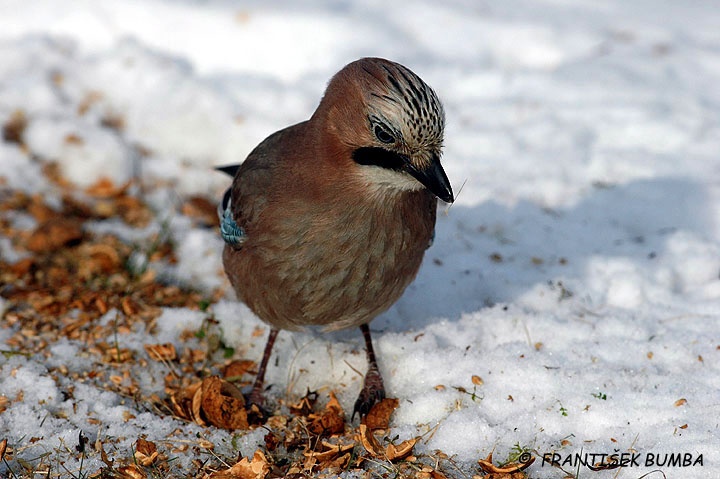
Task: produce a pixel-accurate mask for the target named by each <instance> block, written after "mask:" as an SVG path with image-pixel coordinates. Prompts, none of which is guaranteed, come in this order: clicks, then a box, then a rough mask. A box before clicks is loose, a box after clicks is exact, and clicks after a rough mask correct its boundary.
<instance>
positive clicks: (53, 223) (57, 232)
mask: <svg viewBox="0 0 720 479" xmlns="http://www.w3.org/2000/svg"><path fill="white" fill-rule="evenodd" d="M82 237H83V231H82V226H81V225H80V222H78V221H76V220H73V219H69V218H63V217H54V218H51V219H49V220H47V221H45V222H44V223H41V224H40V226H38V227H37V228H36V229H35V231H33V232H32V233H31V234H30V238H28V240H27V243H25V248H27V249H28V250H29V251H32V252H33V253H44V252H50V251H53V250H56V249H58V248H60V247H62V246H65V245H67V244H70V243H73V242H78V241H80V240H81V239H82Z"/></svg>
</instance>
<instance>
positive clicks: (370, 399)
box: [352, 366, 385, 420]
mask: <svg viewBox="0 0 720 479" xmlns="http://www.w3.org/2000/svg"><path fill="white" fill-rule="evenodd" d="M383 399H385V385H384V384H383V379H382V376H381V375H380V371H379V370H378V368H377V366H375V367H371V368H370V369H368V372H367V373H366V374H365V381H364V384H363V388H362V389H361V390H360V394H359V395H358V398H357V400H356V401H355V407H354V408H353V415H352V420H355V415H356V414H359V415H360V418H361V419H362V418H363V417H365V416H367V413H369V412H370V409H372V407H373V406H374V405H375V404H376V403H378V402H380V401H382V400H383Z"/></svg>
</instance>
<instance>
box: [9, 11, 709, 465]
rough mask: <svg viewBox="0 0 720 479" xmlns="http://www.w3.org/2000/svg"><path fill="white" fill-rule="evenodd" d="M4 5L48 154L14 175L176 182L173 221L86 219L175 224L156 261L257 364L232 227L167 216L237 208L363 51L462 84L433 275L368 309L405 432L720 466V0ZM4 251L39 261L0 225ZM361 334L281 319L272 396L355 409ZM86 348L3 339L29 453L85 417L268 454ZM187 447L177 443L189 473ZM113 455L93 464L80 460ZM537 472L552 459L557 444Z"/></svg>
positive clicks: (47, 189) (20, 162) (167, 320)
mask: <svg viewBox="0 0 720 479" xmlns="http://www.w3.org/2000/svg"><path fill="white" fill-rule="evenodd" d="M0 17H1V18H3V28H2V29H0V123H5V121H6V120H7V119H8V118H10V117H11V115H12V114H13V112H15V111H16V110H23V111H24V112H25V114H26V116H27V118H28V128H27V131H26V140H27V143H28V147H29V150H30V151H32V152H33V153H35V154H36V155H39V158H40V159H39V160H38V159H35V158H32V157H31V156H30V155H29V154H28V152H26V151H22V150H21V149H20V148H19V147H17V145H15V144H10V143H4V142H3V143H0V178H2V179H3V180H2V181H0V187H2V186H1V185H2V184H3V182H4V184H6V185H11V186H12V187H13V188H19V189H23V190H26V191H28V192H31V193H37V194H40V195H45V196H47V197H50V198H52V197H54V196H56V195H57V192H56V191H55V189H54V188H53V187H52V185H51V184H50V183H49V181H48V180H47V179H45V177H44V176H43V175H42V173H41V165H42V164H43V163H44V162H47V161H51V160H55V161H58V163H59V166H60V168H61V171H62V173H63V175H64V176H65V177H67V178H68V179H69V180H71V181H72V182H74V183H75V184H77V186H79V187H87V186H91V185H93V184H95V183H97V181H99V180H101V179H102V178H103V177H109V178H111V179H113V181H115V182H116V183H117V184H122V183H124V182H125V181H127V180H128V179H129V178H131V177H132V175H133V174H134V173H135V172H136V171H140V173H141V175H142V177H143V180H144V181H146V182H147V183H148V184H158V183H159V184H161V185H162V186H161V188H160V189H159V190H157V191H153V192H151V193H150V196H149V198H150V199H151V202H152V203H153V206H154V207H155V208H156V209H157V210H158V211H161V212H163V214H161V215H159V216H160V217H159V219H158V221H157V222H156V223H153V224H152V225H150V226H149V227H148V228H147V229H146V230H141V231H140V232H139V233H138V231H137V230H132V231H123V228H124V227H123V225H118V224H115V225H113V224H97V225H95V226H94V228H96V229H97V230H98V231H100V230H105V231H116V232H117V233H118V234H120V235H121V236H122V237H124V238H133V240H135V239H137V237H138V235H140V237H148V236H149V235H150V234H152V233H156V232H158V231H161V230H163V229H165V230H167V231H168V232H169V234H170V235H171V237H172V239H173V241H174V242H175V243H176V245H177V251H176V254H177V255H178V263H177V264H176V265H174V266H173V267H169V268H168V269H167V270H166V271H163V274H167V275H170V276H171V277H173V278H175V279H176V280H177V281H181V282H185V283H188V284H192V285H194V286H196V287H199V288H202V289H204V290H206V291H213V290H216V289H218V288H220V289H222V290H224V291H225V293H224V297H223V299H221V300H220V301H219V302H218V303H215V304H213V305H212V306H211V309H212V311H213V314H214V316H215V319H217V320H218V321H219V323H220V328H221V329H222V331H223V332H224V337H225V341H226V342H227V343H228V344H231V345H233V346H234V347H235V353H236V355H237V356H238V357H245V358H253V359H258V358H259V357H260V355H261V352H262V347H263V343H264V337H262V336H261V337H257V336H256V335H254V334H253V333H254V331H255V328H257V327H263V324H262V323H261V322H260V321H259V320H258V319H256V318H254V317H253V316H252V314H251V313H250V312H249V310H248V309H247V308H245V307H244V306H243V305H241V304H238V303H236V302H235V301H234V296H233V293H232V292H231V291H230V290H229V288H228V286H227V281H226V280H225V278H224V277H223V274H222V271H221V262H220V251H221V247H222V241H221V240H220V239H219V235H217V234H216V232H214V231H208V230H202V229H198V228H196V227H195V226H193V224H192V222H190V221H187V220H186V219H185V218H183V217H179V216H178V215H176V214H175V213H174V211H176V209H177V208H176V206H177V204H178V202H179V201H180V198H183V197H184V196H187V195H193V194H201V195H207V196H212V197H216V198H219V196H220V194H221V193H222V191H223V189H224V188H225V187H226V186H227V183H228V180H227V177H225V176H224V175H222V174H220V173H217V172H214V171H213V170H212V167H213V166H217V165H221V164H226V163H232V162H237V161H239V160H241V159H243V158H244V157H245V156H246V155H247V154H248V153H249V151H250V150H251V149H252V148H253V147H254V146H255V145H256V144H257V143H258V142H259V141H260V140H262V139H263V138H264V137H265V136H267V135H268V134H270V133H272V132H273V131H276V130H277V129H280V128H282V127H284V126H286V125H289V124H291V123H294V122H298V121H301V120H303V119H306V118H307V117H308V116H309V115H310V114H311V113H312V111H313V109H314V107H315V105H316V104H317V102H318V101H319V98H320V96H321V94H322V91H323V89H324V86H325V85H326V83H327V81H328V79H329V78H330V77H331V75H332V74H333V73H335V72H336V71H337V70H339V69H340V68H341V67H342V66H343V65H344V64H346V63H348V62H349V61H352V60H354V59H356V58H358V57H361V56H366V55H373V56H384V57H388V58H390V59H393V60H396V61H399V62H401V63H403V64H405V65H406V66H408V67H409V68H411V69H412V70H413V71H415V72H416V73H418V74H419V75H420V76H421V77H422V78H423V79H425V80H426V81H427V82H428V83H429V84H430V85H432V86H433V87H434V88H435V89H436V91H437V93H438V95H439V96H440V98H441V99H442V100H443V102H444V105H445V109H446V114H447V132H446V141H445V145H446V146H445V150H444V156H443V164H444V166H445V169H446V171H447V174H448V177H449V178H450V179H451V182H452V184H453V187H454V190H455V192H456V196H457V201H456V203H455V204H453V205H452V206H451V207H448V206H441V207H440V210H439V215H438V226H437V236H436V239H435V243H434V245H433V247H432V248H431V249H430V250H429V251H428V252H427V255H426V259H425V262H424V264H423V267H422V269H421V272H420V274H419V276H418V278H417V280H416V281H415V282H414V283H413V284H412V285H411V286H410V288H409V289H408V290H407V292H406V294H405V295H404V296H403V298H401V300H400V301H399V302H398V303H397V304H396V305H395V306H394V307H393V308H392V309H391V310H389V311H388V312H387V313H385V314H383V315H381V316H380V317H378V318H377V319H376V320H375V321H374V322H373V323H372V329H373V332H374V340H375V342H376V349H377V353H378V356H379V361H380V366H381V370H382V372H383V374H384V377H385V381H386V386H387V389H388V393H389V395H390V396H392V397H397V398H399V399H400V408H399V409H398V410H397V411H396V412H395V414H394V416H393V422H392V427H393V431H394V432H396V433H397V434H398V435H400V436H401V438H402V439H405V438H408V437H412V436H416V435H423V438H424V439H423V440H422V441H420V442H419V443H418V445H417V446H416V450H417V451H419V452H429V451H433V450H435V449H439V450H442V451H443V452H445V453H446V454H448V455H450V456H453V457H454V460H455V461H456V462H457V463H458V464H460V465H462V467H464V468H465V469H466V470H468V469H469V470H473V467H476V466H473V465H474V464H475V461H477V459H479V458H481V457H485V456H487V454H488V453H490V452H491V451H493V450H494V451H496V453H495V454H496V457H497V458H500V459H503V458H505V457H507V454H508V453H509V451H510V450H511V449H512V448H513V446H515V445H516V444H517V445H519V446H521V447H528V448H530V449H532V450H534V451H537V453H538V454H539V455H540V457H541V458H542V455H543V454H545V453H552V452H555V451H558V452H559V453H560V454H561V455H563V457H565V456H567V455H568V454H575V453H581V451H585V452H598V453H608V454H609V453H613V452H617V451H621V452H626V451H628V450H634V451H637V452H639V453H641V454H642V455H643V456H642V457H643V458H644V457H646V456H647V455H648V454H656V455H657V454H664V453H692V454H693V455H694V457H697V456H698V455H699V454H703V456H704V464H703V466H702V467H700V466H696V467H692V468H686V469H685V471H681V472H680V473H681V474H683V475H688V476H690V477H697V478H705V477H707V478H714V477H718V475H720V463H719V462H718V455H717V451H718V450H719V449H720V422H719V420H718V418H719V417H720V402H719V399H718V398H719V397H718V391H719V390H720V157H719V155H720V153H719V152H720V89H718V84H720V33H719V32H720V30H718V28H717V26H718V25H720V10H719V9H717V8H716V5H714V4H712V3H711V2H702V1H690V2H672V1H669V0H667V1H659V2H658V1H654V2H650V1H646V0H639V1H634V2H622V1H620V0H612V1H606V2H600V3H598V2H587V1H577V2H565V1H561V0H540V1H533V2H531V1H526V0H516V1H512V2H477V1H474V0H452V1H447V2H442V4H441V3H439V2H433V1H430V0H416V1H413V2H407V3H405V2H395V3H391V2H380V1H369V2H362V3H361V2H356V3H354V2H348V1H331V0H313V1H312V2H304V3H303V4H302V7H300V6H299V5H298V4H297V3H294V2H286V1H283V0H275V1H269V2H268V1H265V2H259V1H251V2H244V3H243V5H242V6H240V5H239V4H237V3H234V2H229V1H225V0H209V1H208V0H205V1H199V0H186V1H175V2H171V1H166V0H146V1H143V2H140V1H135V0H123V1H121V0H105V1H103V2H94V1H91V0H85V1H83V0H75V1H72V2H54V1H52V0H35V1H33V2H26V1H22V0H6V1H5V2H3V3H2V4H1V5H0ZM117 118H122V124H121V125H120V126H119V127H118V126H116V127H111V128H109V127H107V125H108V122H109V121H112V120H113V119H117ZM69 137H70V138H74V140H73V141H68V138H69ZM51 201H53V200H52V199H51ZM54 201H57V198H56V199H55V200H54ZM4 214H6V215H10V216H6V217H9V218H11V220H12V221H13V222H14V223H18V224H19V223H28V221H30V219H29V218H28V217H24V216H23V215H20V214H15V215H13V213H12V212H10V213H4ZM0 254H1V255H2V258H3V259H5V260H7V261H16V260H18V259H20V258H21V253H19V252H17V251H15V250H14V249H13V247H12V245H11V244H9V243H8V242H3V241H2V239H0ZM5 307H6V305H5V302H4V300H2V299H0V310H4V308H5ZM108 314H112V313H108ZM109 318H110V316H108V320H110V319H109ZM203 318H204V315H202V314H199V313H197V312H193V311H190V310H182V309H168V310H166V311H165V312H164V313H163V315H162V316H161V318H160V319H159V320H158V322H157V324H158V327H157V328H156V329H155V330H154V331H153V332H152V333H149V332H147V331H132V332H131V333H130V334H128V335H127V336H126V337H124V338H123V341H124V342H125V344H124V345H123V346H124V347H129V348H130V349H132V350H133V351H136V354H138V355H144V354H145V353H144V350H143V344H148V343H163V342H170V343H174V342H177V341H178V336H179V335H180V333H181V332H182V331H184V330H187V329H192V328H199V327H200V326H201V324H202V321H203ZM8 337H9V334H8V333H7V329H6V328H2V327H0V350H5V351H6V350H10V349H12V348H10V347H9V346H8V345H7V344H6V343H5V341H6V340H7V338H8ZM362 347H363V346H362V339H361V337H360V335H359V334H357V332H356V331H346V332H340V333H333V334H328V335H322V334H320V333H316V332H312V331H311V332H304V333H287V332H283V333H281V335H280V336H279V339H278V342H277V344H276V346H275V356H274V357H276V358H277V362H275V361H272V362H271V365H270V368H269V370H268V373H267V382H268V384H272V385H273V387H272V389H271V397H276V398H277V397H280V396H285V395H289V396H290V397H299V396H301V395H302V394H304V392H305V391H306V389H307V388H310V389H320V388H326V389H334V390H336V391H337V393H338V397H339V399H340V400H341V403H342V404H343V406H344V407H345V409H346V410H350V409H351V407H352V403H353V401H354V398H355V396H356V394H357V392H358V390H359V388H360V379H361V378H360V376H359V374H358V373H357V372H355V370H359V371H364V368H365V360H364V355H363V354H362ZM80 350H81V348H80V345H79V344H77V343H74V342H72V341H69V340H61V341H59V342H58V343H56V344H54V345H53V346H52V347H50V348H49V350H48V351H47V353H48V355H47V357H45V356H39V355H38V356H32V357H27V358H26V357H23V356H17V355H13V356H10V357H6V356H3V355H0V396H5V397H7V398H10V399H15V398H16V397H17V395H18V394H19V393H20V392H21V391H22V394H24V396H23V400H22V401H11V402H10V403H9V404H8V407H7V410H6V411H4V412H2V413H0V439H2V438H7V439H8V441H9V444H10V445H15V444H27V438H30V437H35V438H39V439H38V440H37V441H35V442H33V443H32V444H31V447H30V448H29V449H28V450H26V451H25V452H20V453H18V455H22V454H27V456H26V457H27V458H29V457H33V456H36V455H39V454H42V453H43V452H46V451H53V450H55V449H56V448H58V447H60V446H61V445H63V444H66V445H67V447H69V448H72V447H73V446H72V445H74V444H76V443H77V435H78V432H79V431H80V430H83V431H84V433H85V434H87V435H88V436H92V437H91V443H92V442H94V440H95V438H97V437H115V438H118V439H119V442H118V443H117V444H116V445H115V446H114V447H116V448H117V451H122V450H123V449H124V450H125V451H128V450H130V447H131V445H132V444H133V442H134V441H135V440H136V439H137V438H138V437H140V435H143V434H144V435H147V437H148V439H149V440H153V439H155V440H158V439H160V438H165V437H166V436H167V435H168V434H170V433H171V432H172V431H174V430H176V429H178V430H180V431H181V432H180V433H179V435H178V438H177V440H178V442H181V441H182V440H194V439H196V438H197V437H203V438H206V439H208V440H210V441H212V442H214V443H215V444H216V452H218V451H220V452H225V453H227V456H228V457H234V456H236V454H237V450H236V448H239V451H240V452H241V453H242V454H244V455H252V453H253V451H254V450H255V449H256V448H257V447H258V446H259V445H261V444H263V434H262V431H260V432H258V431H255V432H249V433H242V434H238V433H228V432H225V431H221V430H217V429H214V428H211V427H209V428H201V427H199V426H195V425H188V424H185V423H182V422H181V421H178V420H175V419H172V418H167V417H161V416H159V415H157V414H154V413H153V412H149V411H146V410H144V409H141V408H139V407H138V405H137V404H135V403H133V402H132V401H130V400H127V399H126V398H123V397H121V396H119V395H117V394H114V393H109V392H106V391H103V390H101V389H98V388H96V387H94V386H92V385H89V384H84V383H82V382H75V383H72V380H71V379H69V378H57V377H56V375H54V374H51V373H50V372H49V368H56V367H58V366H59V365H64V366H66V367H67V368H68V369H69V370H71V371H75V372H79V373H80V372H86V371H88V370H91V369H92V368H93V367H98V365H97V364H94V363H92V362H91V361H89V360H88V359H87V358H83V357H79V356H78V355H77V353H78V351H80ZM163 368H164V366H163V365H162V364H152V363H151V364H150V366H149V368H148V370H147V371H146V372H145V373H144V375H143V376H142V377H141V378H140V382H141V385H142V387H143V389H144V391H145V392H148V393H150V392H157V393H158V394H161V393H162V377H163V376H164V374H165V373H166V372H167V371H166V370H165V369H163ZM473 375H477V376H479V377H481V378H482V382H483V384H482V385H475V384H473V382H472V381H471V378H472V376H473ZM71 383H72V384H71ZM70 385H72V386H73V388H74V389H73V391H74V392H73V393H72V394H73V396H74V398H75V399H74V400H73V399H71V398H67V397H65V396H64V394H65V393H66V391H67V388H68V387H69V386H70ZM680 399H685V400H686V403H685V404H681V405H677V404H678V403H677V401H678V400H680ZM73 404H75V406H73ZM88 417H93V418H95V419H97V420H98V421H99V422H100V424H101V425H100V426H90V424H88V423H87V421H86V419H87V418H88ZM563 440H567V441H569V443H568V444H565V445H561V442H562V441H563ZM113 452H114V451H108V453H109V454H111V455H112V454H113ZM190 459H191V458H187V457H185V456H182V455H180V456H179V459H178V461H177V464H178V467H180V468H187V467H189V466H188V464H189V460H190ZM68 461H69V462H67V464H66V467H67V468H68V469H69V470H76V469H77V467H78V465H77V464H75V465H73V464H72V463H71V461H70V460H68ZM100 465H101V463H100V462H99V458H97V457H94V456H93V457H90V458H88V459H87V462H86V464H85V467H86V468H88V469H86V470H91V469H92V468H93V467H95V469H97V468H99V467H100ZM5 467H6V465H4V464H0V475H4V474H7V472H6V471H7V470H6V469H4V468H5ZM73 468H74V469H73ZM654 469H658V467H652V466H649V467H644V465H643V466H642V467H632V468H627V469H622V470H620V472H619V475H618V477H640V476H641V475H642V474H645V473H648V472H650V471H652V470H654ZM660 469H663V470H664V471H665V473H666V475H667V477H672V476H674V475H676V474H677V473H678V471H677V470H676V468H660ZM474 470H475V471H476V470H477V469H476V468H475V469H474ZM566 470H569V471H574V468H573V467H570V468H566ZM529 472H530V477H533V478H551V477H561V473H560V471H558V470H557V469H554V468H551V467H549V466H548V465H546V464H545V465H541V464H540V462H536V464H535V465H534V466H532V467H531V469H530V470H529ZM588 474H590V475H591V474H592V472H591V471H588V470H583V471H581V476H584V475H588ZM600 474H602V473H600ZM608 474H609V473H608ZM613 474H614V473H613ZM603 477H605V476H603ZM607 477H610V476H607ZM649 477H653V476H649ZM658 477H659V476H658Z"/></svg>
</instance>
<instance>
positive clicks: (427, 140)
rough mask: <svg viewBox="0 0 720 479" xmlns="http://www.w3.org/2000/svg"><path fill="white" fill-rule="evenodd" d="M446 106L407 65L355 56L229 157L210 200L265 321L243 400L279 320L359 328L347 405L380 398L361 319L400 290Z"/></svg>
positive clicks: (447, 193) (413, 258)
mask: <svg viewBox="0 0 720 479" xmlns="http://www.w3.org/2000/svg"><path fill="white" fill-rule="evenodd" d="M444 124H445V117H444V112H443V107H442V104H441V103H440V100H439V99H438V97H437V95H436V94H435V92H434V91H433V90H432V88H430V87H429V86H428V85H427V84H426V83H425V82H423V81H422V80H421V79H420V78H419V77H418V76H417V75H415V74H414V73H413V72H411V71H410V70H409V69H407V68H405V67H404V66H402V65H399V64H397V63H394V62H391V61H388V60H384V59H380V58H362V59H360V60H357V61H355V62H352V63H350V64H349V65H347V66H345V67H344V68H343V69H342V70H340V71H339V72H338V73H337V74H336V75H335V76H334V77H333V78H332V79H331V80H330V83H329V84H328V87H327V90H326V91H325V94H324V96H323V98H322V100H321V101H320V105H319V106H318V107H317V109H316V110H315V113H314V114H313V115H312V117H311V118H310V119H309V120H307V121H303V122H301V123H298V124H296V125H293V126H289V127H287V128H285V129H283V130H280V131H278V132H276V133H273V134H272V135H270V136H269V137H268V138H266V139H265V140H264V141H263V142H262V143H260V144H259V145H258V146H257V147H256V148H255V149H254V150H253V151H252V152H251V153H250V155H249V156H248V157H247V159H246V160H245V161H244V162H243V163H242V164H239V165H231V166H226V167H221V168H219V169H220V170H221V171H224V172H226V173H228V174H229V175H231V176H234V179H233V182H232V186H231V187H230V189H228V191H227V192H226V193H225V195H224V197H223V201H222V204H221V205H220V208H219V213H220V216H221V228H220V229H221V234H222V237H223V239H224V240H225V243H226V244H225V247H224V251H223V265H224V267H225V273H226V274H227V277H228V278H229V280H230V283H231V284H232V286H233V288H234V290H235V292H236V293H237V296H238V298H239V299H240V300H242V301H243V302H244V303H245V304H246V305H247V306H248V307H249V308H250V309H251V310H252V311H253V312H254V313H255V314H256V315H257V316H258V317H259V318H260V319H262V320H263V321H265V322H266V323H268V324H269V325H270V335H269V337H268V341H267V344H266V346H265V352H264V354H263V357H262V361H261V362H260V365H259V368H258V373H257V378H256V380H255V383H254V385H253V387H252V390H251V392H250V394H249V398H248V399H249V402H250V403H254V404H256V405H258V406H260V407H261V408H262V406H263V403H264V396H263V382H264V377H265V369H266V366H267V363H268V360H269V358H270V354H271V351H272V347H273V344H274V342H275V338H276V337H277V334H278V331H279V330H280V329H289V330H300V329H302V328H303V327H305V326H311V325H319V326H323V327H324V330H326V331H333V330H337V329H343V328H349V327H351V326H359V327H360V330H361V331H362V333H363V337H364V339H365V346H366V352H367V361H368V371H367V373H366V375H365V379H364V384H363V387H362V390H361V392H360V395H359V397H358V399H357V401H356V402H355V408H354V409H355V412H354V414H353V416H354V415H355V413H359V414H360V416H361V417H362V416H364V415H366V414H367V412H368V411H369V410H370V408H371V407H372V405H373V404H375V403H376V402H377V401H379V400H381V399H382V398H384V397H385V388H384V385H383V380H382V376H381V375H380V371H379V369H378V365H377V361H376V359H375V353H374V351H373V346H372V340H371V338H370V329H369V328H368V323H369V322H370V321H371V320H372V319H373V318H375V317H376V316H377V315H378V314H380V313H382V312H383V311H385V310H386V309H388V308H389V307H390V306H391V305H392V304H393V303H394V302H395V301H397V299H398V298H399V297H400V296H401V295H402V293H403V291H404V290H405V288H406V287H407V286H408V285H409V284H410V283H411V282H412V280H413V279H414V278H415V275H416V274H417V272H418V269H419V268H420V263H421V261H422V259H423V255H424V253H425V250H426V249H427V248H428V247H429V246H430V244H431V243H432V241H433V237H434V229H435V216H436V209H437V199H436V197H437V198H440V199H441V200H443V201H445V202H448V203H451V202H453V192H452V188H451V186H450V182H449V181H448V178H447V176H446V174H445V171H444V170H443V168H442V166H441V164H440V155H441V149H442V142H443V130H444Z"/></svg>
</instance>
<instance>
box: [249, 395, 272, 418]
mask: <svg viewBox="0 0 720 479" xmlns="http://www.w3.org/2000/svg"><path fill="white" fill-rule="evenodd" d="M245 410H246V411H247V412H248V422H249V423H250V424H264V423H265V421H266V420H267V418H268V417H269V416H270V414H269V413H268V411H267V409H265V395H264V394H263V391H262V389H258V388H252V390H251V391H250V394H248V395H247V396H246V397H245Z"/></svg>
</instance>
